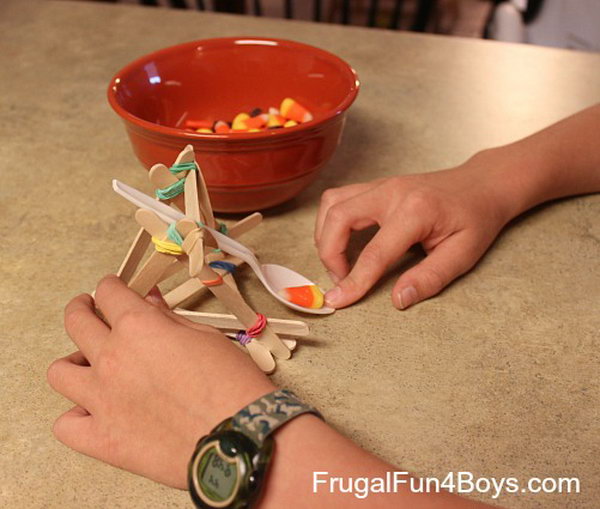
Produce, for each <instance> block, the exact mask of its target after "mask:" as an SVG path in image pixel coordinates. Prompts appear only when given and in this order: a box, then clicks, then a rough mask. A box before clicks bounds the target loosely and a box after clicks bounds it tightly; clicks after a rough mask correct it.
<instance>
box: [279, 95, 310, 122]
mask: <svg viewBox="0 0 600 509" xmlns="http://www.w3.org/2000/svg"><path fill="white" fill-rule="evenodd" d="M279 110H280V111H281V114H282V115H283V116H284V117H285V118H287V119H288V120H294V121H295V122H298V123H299V124H301V123H303V122H310V121H311V120H312V119H313V116H312V113H311V112H310V111H308V110H307V109H306V108H305V107H304V106H302V105H301V104H300V103H299V102H298V101H295V100H294V99H291V98H290V97H286V98H285V99H284V100H283V101H281V107H280V108H279Z"/></svg>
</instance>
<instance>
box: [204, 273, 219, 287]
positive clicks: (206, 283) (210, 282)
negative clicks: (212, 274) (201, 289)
mask: <svg viewBox="0 0 600 509" xmlns="http://www.w3.org/2000/svg"><path fill="white" fill-rule="evenodd" d="M201 283H202V284H203V285H204V286H219V285H222V284H223V277H221V276H219V275H217V278H216V279H209V280H208V281H201Z"/></svg>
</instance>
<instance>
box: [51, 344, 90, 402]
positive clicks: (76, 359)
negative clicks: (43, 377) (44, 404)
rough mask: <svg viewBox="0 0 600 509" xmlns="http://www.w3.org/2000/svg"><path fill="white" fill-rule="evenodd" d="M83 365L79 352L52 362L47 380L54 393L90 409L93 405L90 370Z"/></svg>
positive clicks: (84, 361)
mask: <svg viewBox="0 0 600 509" xmlns="http://www.w3.org/2000/svg"><path fill="white" fill-rule="evenodd" d="M85 363H86V360H85V357H84V356H83V355H82V354H81V352H75V353H73V354H71V355H68V356H67V357H63V358H62V359H58V360H56V361H54V362H53V363H52V364H51V365H50V367H49V368H48V372H47V378H48V383H49V384H50V386H51V387H52V388H53V389H54V390H55V391H56V392H58V393H60V394H62V395H63V396H64V397H65V398H67V399H69V400H71V401H72V402H73V403H76V404H78V405H81V406H83V407H85V408H90V406H92V405H93V399H94V389H93V384H92V374H91V373H92V372H91V369H90V368H89V367H88V366H85Z"/></svg>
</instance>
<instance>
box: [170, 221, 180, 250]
mask: <svg viewBox="0 0 600 509" xmlns="http://www.w3.org/2000/svg"><path fill="white" fill-rule="evenodd" d="M167 237H168V238H169V240H170V241H171V242H174V243H175V244H177V245H178V246H181V245H182V244H183V237H182V236H181V233H179V232H178V231H177V224H176V223H171V224H169V226H168V227H167Z"/></svg>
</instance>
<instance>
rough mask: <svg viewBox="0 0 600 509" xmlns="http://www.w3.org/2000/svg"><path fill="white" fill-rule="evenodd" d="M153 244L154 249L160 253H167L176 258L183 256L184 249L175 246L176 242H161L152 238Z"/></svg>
mask: <svg viewBox="0 0 600 509" xmlns="http://www.w3.org/2000/svg"><path fill="white" fill-rule="evenodd" d="M152 242H153V243H154V248H155V249H156V250H157V251H158V252H159V253H165V254H170V255H176V256H179V255H182V254H183V248H182V247H181V246H179V245H177V244H175V242H170V241H168V240H160V239H159V238H157V237H152Z"/></svg>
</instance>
